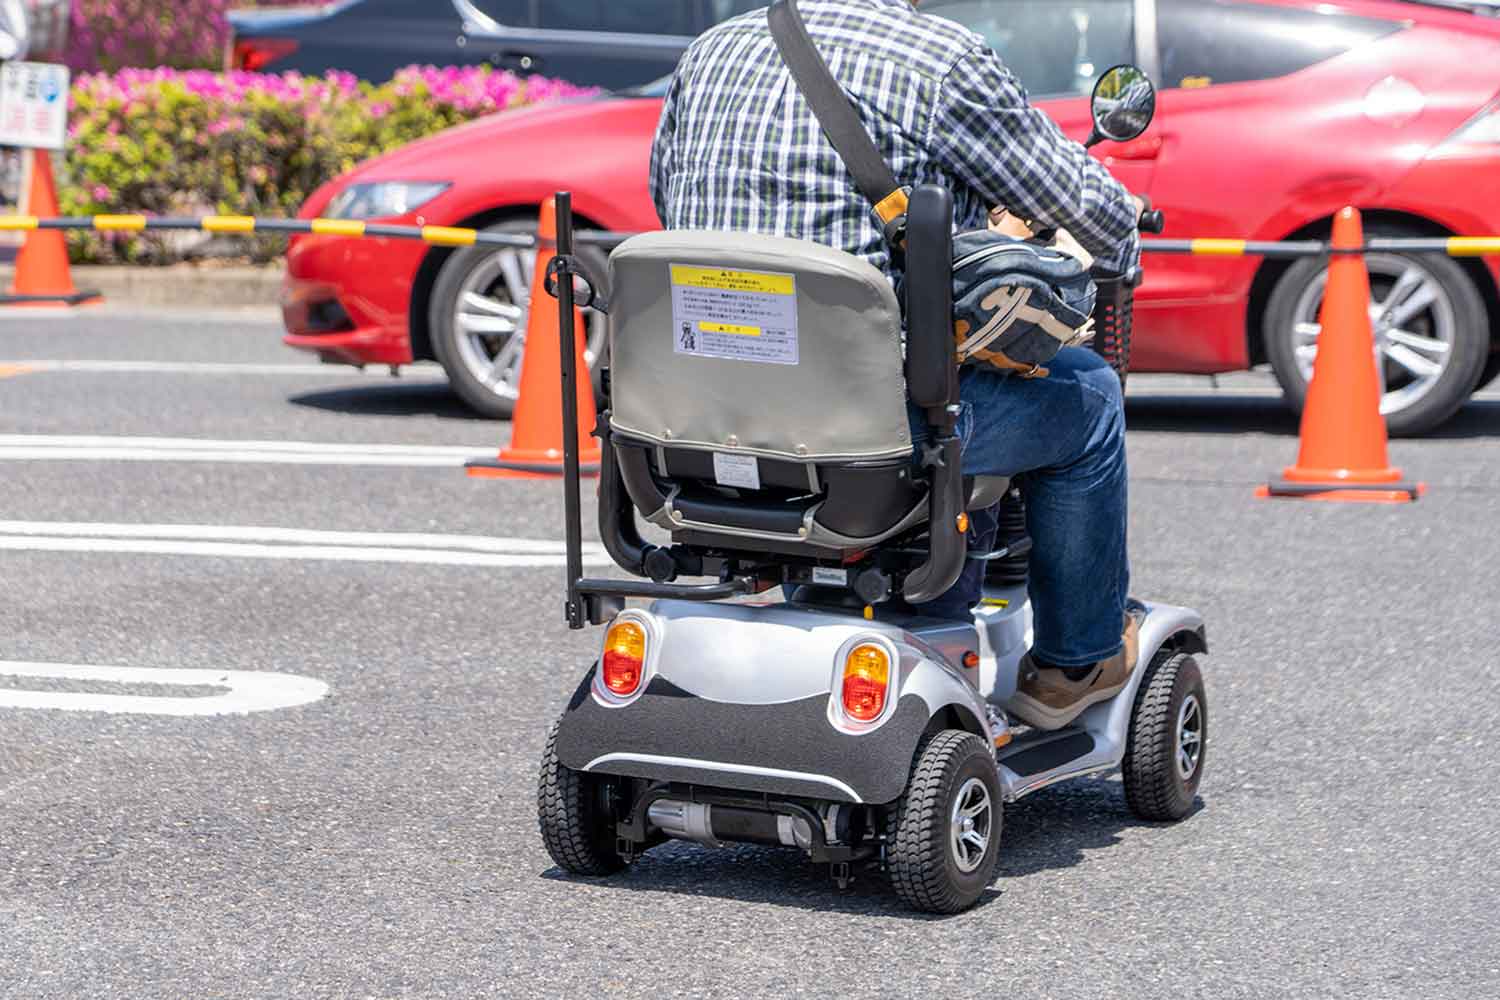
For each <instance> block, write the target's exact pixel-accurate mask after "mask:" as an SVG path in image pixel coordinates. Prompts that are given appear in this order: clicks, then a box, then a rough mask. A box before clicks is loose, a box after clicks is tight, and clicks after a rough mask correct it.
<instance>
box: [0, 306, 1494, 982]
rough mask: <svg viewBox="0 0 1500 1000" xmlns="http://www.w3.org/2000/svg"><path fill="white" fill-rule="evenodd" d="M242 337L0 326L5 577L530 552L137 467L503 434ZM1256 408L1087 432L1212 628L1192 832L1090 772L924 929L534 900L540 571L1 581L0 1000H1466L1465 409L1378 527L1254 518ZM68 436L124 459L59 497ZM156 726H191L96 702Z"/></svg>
mask: <svg viewBox="0 0 1500 1000" xmlns="http://www.w3.org/2000/svg"><path fill="white" fill-rule="evenodd" d="M278 334H279V327H278V325H277V323H276V321H275V317H274V315H273V314H270V313H267V312H265V311H254V310H251V311H237V312H236V311H224V312H216V313H189V312H185V311H175V312H160V313H155V314H148V313H143V312H130V311H121V310H115V309H113V308H110V307H105V308H104V309H99V310H92V311H88V312H80V313H76V314H71V315H69V316H66V317H57V316H37V317H34V318H33V317H28V316H19V317H18V316H12V315H9V314H7V315H5V316H3V317H0V521H4V522H5V523H4V524H0V541H3V540H4V539H6V538H18V537H22V538H24V537H26V536H24V534H22V533H21V532H22V529H21V527H18V525H21V526H22V527H25V530H26V531H31V532H33V533H34V532H36V531H43V530H46V531H51V530H53V529H50V528H46V526H47V525H53V526H54V528H55V527H56V525H57V524H59V523H61V524H65V525H68V526H69V527H66V528H56V533H57V534H65V533H72V537H81V536H83V532H84V528H82V527H80V526H87V525H110V526H113V527H111V528H110V529H109V530H110V531H111V532H113V533H114V534H116V535H119V534H121V532H122V531H123V530H125V529H128V528H129V527H130V526H141V525H158V526H160V525H176V526H182V525H191V526H196V527H195V528H194V529H193V530H195V531H199V532H201V533H202V535H203V537H205V538H209V537H218V536H217V535H215V534H214V533H215V532H219V533H220V534H222V535H223V536H225V537H228V536H229V535H230V534H231V532H229V531H228V530H226V529H243V528H249V527H254V528H261V529H266V528H278V529H300V530H307V531H316V532H351V531H358V532H362V533H368V534H371V535H372V536H380V537H386V538H389V539H393V540H397V541H399V539H400V536H402V535H407V534H410V533H426V534H438V535H444V536H452V535H457V536H463V537H465V538H471V537H473V536H484V537H489V538H501V539H509V540H558V539H560V538H561V537H562V525H561V515H560V505H559V503H558V499H559V496H558V494H559V491H560V488H559V487H558V486H557V485H556V484H552V483H545V482H503V483H502V482H493V481H476V480H470V479H467V478H466V477H465V476H464V475H463V473H462V470H461V469H460V468H459V466H458V461H457V460H454V461H452V462H449V463H448V464H442V465H436V464H435V465H430V466H420V465H401V466H389V467H383V466H371V465H358V464H338V465H334V464H288V463H285V462H282V461H268V460H264V459H265V457H266V456H265V454H264V451H265V448H267V447H269V446H266V445H262V446H256V447H257V448H260V449H261V451H260V452H255V450H254V449H250V450H251V452H252V454H251V455H250V459H256V460H253V461H252V460H248V459H246V456H244V455H239V456H238V457H237V458H236V460H234V461H191V462H190V461H178V460H171V459H170V457H167V458H162V457H157V458H149V457H141V456H140V455H138V454H136V451H149V448H147V446H145V445H142V444H141V442H140V439H142V438H170V439H197V440H212V441H223V442H243V441H252V442H256V441H258V442H272V443H280V444H281V445H286V444H287V443H298V442H311V443H315V444H322V445H327V446H330V449H332V446H339V447H349V446H361V445H373V444H386V445H399V446H407V447H410V448H414V449H433V448H443V447H456V446H462V447H463V448H467V449H471V450H473V451H474V452H476V453H482V452H486V451H493V450H495V449H496V448H498V447H499V445H500V444H501V442H502V440H503V439H504V437H505V436H506V435H507V434H508V426H507V425H505V424H500V423H490V422H486V421H482V420H476V419H474V418H472V417H470V416H469V415H468V414H467V413H466V412H465V411H464V410H463V409H462V407H461V406H460V405H459V404H458V403H457V402H456V401H455V400H454V399H453V397H452V396H451V395H449V393H448V392H447V391H446V388H445V387H444V385H443V383H442V380H441V378H440V377H438V375H437V373H435V372H434V371H432V370H431V369H428V370H425V371H413V372H410V373H408V374H407V375H405V376H404V377H403V378H402V379H400V380H399V381H393V380H391V379H390V378H388V377H386V376H384V375H383V374H377V373H370V374H367V375H351V374H348V373H346V372H344V371H342V370H338V369H327V370H319V369H317V368H313V367H311V361H310V359H308V358H307V357H305V356H302V355H297V354H295V353H293V352H290V351H288V350H286V349H285V348H283V347H281V346H280V344H279V336H278ZM25 362H31V363H32V365H33V370H31V371H23V372H19V373H17V374H12V375H8V376H6V375H3V373H4V371H5V370H6V366H8V365H19V364H24V363H25ZM41 362H75V363H76V362H111V363H113V364H114V367H111V366H110V365H103V364H100V365H81V366H80V365H77V364H75V365H73V366H72V367H68V366H61V367H59V366H52V367H48V366H46V365H43V364H40V363H41ZM120 362H131V363H141V364H145V365H147V366H148V368H149V367H150V366H152V365H156V366H159V367H160V370H157V369H156V368H150V370H142V369H141V368H139V367H136V368H135V369H128V370H127V369H124V368H121V367H120V366H119V363H120ZM184 365H186V366H188V367H182V366H184ZM223 365H238V366H248V367H245V368H242V369H225V368H221V367H218V366H223ZM173 366H176V367H173ZM193 366H200V367H193ZM201 366H210V367H206V368H205V367H201ZM266 366H286V367H285V370H284V371H276V370H268V369H267V367H266ZM1265 386H1266V380H1265V378H1264V377H1262V376H1256V375H1249V376H1242V377H1236V378H1233V379H1226V380H1223V382H1222V383H1221V384H1220V386H1219V388H1217V389H1214V388H1212V387H1211V386H1210V385H1209V384H1208V383H1207V381H1206V380H1196V379H1178V378H1156V379H1152V378H1140V379H1136V380H1135V382H1134V385H1133V386H1132V392H1131V397H1130V402H1129V406H1128V410H1129V421H1130V425H1131V441H1130V449H1131V462H1132V484H1131V488H1132V515H1131V532H1132V536H1131V550H1132V554H1133V568H1134V579H1135V590H1136V592H1137V593H1139V594H1141V595H1143V596H1149V597H1155V598H1159V599H1162V600H1167V601H1171V602H1175V603H1182V604H1189V605H1192V606H1195V607H1197V608H1198V609H1200V610H1201V611H1202V612H1203V614H1204V616H1205V618H1206V619H1207V621H1208V623H1209V637H1210V642H1211V648H1212V652H1211V655H1210V656H1208V657H1207V658H1205V660H1204V665H1205V668H1206V676H1207V682H1208V691H1209V698H1210V703H1211V723H1210V725H1211V736H1210V747H1209V751H1208V762H1207V773H1206V777H1205V780H1204V783H1203V786H1202V790H1201V803H1200V808H1199V810H1198V811H1197V812H1196V813H1195V814H1194V815H1192V816H1191V817H1190V818H1189V819H1187V820H1186V821H1184V822H1183V823H1181V824H1178V825H1175V826H1161V825H1153V824H1145V823H1141V822H1139V821H1137V820H1135V819H1134V818H1133V817H1132V816H1131V815H1130V813H1129V812H1128V811H1127V810H1126V808H1125V804H1124V798H1123V794H1122V791H1121V787H1120V783H1119V779H1118V777H1116V776H1109V777H1103V778H1097V779H1089V780H1084V781H1080V782H1075V783H1071V784H1067V785H1063V786H1058V787H1055V788H1053V789H1050V790H1047V791H1044V792H1040V793H1038V794H1036V795H1034V796H1032V797H1029V798H1027V799H1026V800H1024V801H1023V802H1021V803H1019V804H1017V805H1015V806H1014V807H1012V808H1011V809H1009V810H1008V812H1007V815H1006V828H1005V834H1004V837H1005V839H1004V844H1003V847H1002V861H1001V875H1000V877H999V878H998V879H997V880H996V882H995V884H994V886H993V888H992V890H991V892H990V893H989V894H988V896H987V897H986V899H985V900H984V902H983V903H982V904H981V905H980V906H979V907H977V908H976V909H975V910H973V911H972V912H970V913H967V914H964V915H961V916H957V917H953V918H948V919H934V918H928V917H919V916H913V915H911V914H909V913H908V912H906V911H905V910H904V909H903V908H902V907H901V905H900V904H899V903H898V902H897V900H896V899H895V897H894V896H893V895H892V894H891V893H890V891H889V890H888V888H887V887H886V886H885V884H884V883H883V881H882V879H881V878H880V877H878V876H875V875H871V876H868V877H865V878H862V879H860V880H859V881H857V882H855V884H854V885H853V886H851V887H850V888H849V889H848V890H845V891H840V890H838V889H837V888H835V887H834V886H833V885H832V884H831V883H830V882H829V881H828V879H827V877H826V874H825V873H824V872H823V871H821V870H819V869H817V868H815V867H813V866H811V865H808V864H806V863H804V862H803V861H802V860H801V858H800V856H799V855H797V854H795V853H787V852H782V851H769V850H759V849H748V848H746V849H736V850H721V851H709V850H704V849H700V848H698V847H696V846H685V845H684V846H675V845H673V846H666V847H662V848H657V849H655V850H653V851H651V852H650V853H648V854H647V855H645V856H644V857H643V858H642V859H641V860H640V861H639V862H638V863H637V864H636V865H635V866H634V867H633V868H632V869H631V870H630V871H628V872H627V873H625V874H623V875H620V876H617V877H613V878H609V879H605V880H600V881H588V880H579V879H574V878H571V877H568V876H565V875H564V874H562V873H561V872H560V871H559V870H558V869H556V868H555V867H554V866H553V865H552V864H551V862H550V860H549V859H548V857H547V855H546V853H545V852H544V850H543V849H542V846H541V843H540V840H539V838H538V835H537V832H536V821H535V777H536V764H537V760H538V758H539V755H540V751H541V746H542V740H543V737H544V734H545V732H546V728H547V726H548V724H549V723H550V721H551V720H552V719H553V718H554V717H555V716H556V714H557V713H558V712H559V710H560V709H561V707H562V705H563V703H564V701H565V699H566V697H567V696H568V694H569V693H570V692H571V690H572V688H573V687H574V685H575V684H576V683H577V680H578V678H579V676H581V674H582V672H583V670H584V669H585V668H586V665H587V663H588V661H589V660H590V659H591V657H592V654H593V647H594V644H595V643H596V642H597V639H598V636H597V635H596V634H594V633H589V632H585V633H570V632H568V630H567V629H566V628H565V627H564V626H563V624H562V614H561V608H562V597H561V592H560V586H561V583H562V570H561V567H560V566H558V565H530V566H527V565H516V566H471V565H442V564H438V563H420V562H417V563H396V562H386V561H373V562H372V561H353V560H351V559H344V558H337V559H335V558H329V559H322V558H296V559H285V558H264V557H250V556H248V555H245V554H230V555H216V554H203V553H194V554H180V553H176V552H147V551H116V550H110V551H102V550H95V549H90V548H88V547H86V546H87V544H88V543H84V545H83V546H80V547H78V548H75V549H72V550H66V551H50V550H43V549H41V548H28V547H25V545H23V544H21V543H16V546H15V547H11V548H0V942H3V947H0V997H6V998H10V997H16V998H53V997H57V998H74V997H131V998H147V997H189V996H191V997H256V998H262V997H288V998H291V997H296V998H308V997H318V998H322V997H330V998H331V997H339V998H342V997H350V998H365V997H380V998H385V997H492V996H493V997H510V996H515V997H531V996H537V997H542V996H598V995H608V996H630V997H637V996H653V995H657V996H714V997H724V996H786V995H794V996H795V995H808V996H831V995H839V996H886V995H890V996H898V995H899V996H914V995H931V996H976V997H978V996H986V997H992V996H998V995H1005V996H1015V997H1136V996H1140V997H1154V996H1163V995H1169V994H1172V995H1183V996H1188V995H1190V996H1204V997H1257V998H1259V997H1266V996H1317V997H1330V996H1359V997H1396V996H1402V997H1407V996H1421V997H1470V996H1472V997H1494V996H1496V995H1500V903H1497V891H1500V876H1497V874H1496V864H1495V859H1496V857H1497V853H1500V832H1497V831H1500V799H1497V796H1496V794H1495V792H1494V789H1493V784H1492V783H1493V782H1494V781H1495V776H1496V774H1497V772H1500V738H1497V736H1496V730H1495V721H1494V720H1495V718H1496V715H1497V709H1500V667H1497V657H1496V654H1495V651H1496V648H1497V646H1500V531H1497V521H1500V517H1497V515H1500V397H1497V396H1496V395H1495V394H1493V393H1487V394H1485V395H1484V396H1483V397H1482V398H1481V399H1479V400H1477V401H1476V402H1474V403H1471V404H1470V406H1469V407H1468V408H1466V410H1465V411H1464V412H1463V413H1462V414H1461V415H1460V417H1459V419H1458V420H1457V421H1455V422H1454V424H1452V425H1450V427H1448V428H1446V429H1445V430H1444V431H1443V432H1441V433H1440V434H1438V435H1437V436H1435V437H1433V438H1429V439H1425V440H1421V441H1398V442H1394V443H1393V444H1392V455H1393V458H1394V460H1395V461H1396V462H1397V464H1400V465H1403V466H1404V467H1405V468H1406V470H1407V472H1408V473H1409V474H1410V475H1411V476H1413V477H1414V478H1419V479H1422V480H1425V481H1426V482H1427V483H1428V484H1429V487H1430V493H1429V495H1428V496H1427V497H1426V498H1425V499H1423V500H1422V502H1421V503H1419V504H1417V505H1415V506H1411V507H1388V506H1377V505H1335V504H1320V503H1296V502H1265V501H1257V500H1255V499H1253V498H1252V496H1251V492H1252V490H1253V488H1254V486H1255V484H1257V483H1259V482H1262V481H1264V479H1265V478H1266V476H1267V475H1269V474H1270V473H1272V472H1273V471H1274V470H1277V469H1279V468H1280V467H1281V466H1283V465H1286V464H1289V463H1290V462H1291V461H1292V459H1293V458H1294V457H1295V454H1296V440H1295V432H1296V425H1295V421H1294V420H1293V419H1292V418H1291V417H1290V416H1289V415H1288V414H1287V413H1286V412H1285V411H1284V410H1283V409H1282V408H1281V406H1280V403H1279V402H1278V401H1277V399H1276V398H1275V396H1274V395H1273V394H1269V393H1267V392H1265V391H1264V389H1265ZM23 438H24V441H22V442H21V444H24V446H25V447H21V445H20V444H17V442H18V441H21V439H23ZM79 438H89V439H91V440H92V439H96V438H111V439H122V440H120V441H117V442H105V443H104V444H103V445H100V446H101V447H106V446H107V447H108V448H114V449H115V452H113V453H112V455H113V457H104V458H97V459H76V458H66V457H58V455H57V451H58V450H65V448H66V447H73V446H76V444H77V439H79ZM127 439H128V440H127ZM67 440H72V441H73V442H74V444H72V445H69V444H66V441H67ZM222 447H223V448H225V449H226V450H225V454H231V453H232V445H225V446H222ZM8 448H10V449H16V448H19V449H20V450H21V451H26V452H28V454H27V455H25V456H23V457H5V456H6V455H7V454H14V452H10V451H7V449H8ZM132 449H135V450H136V451H132ZM334 450H336V449H334ZM330 453H332V452H331V451H330ZM340 454H342V453H340ZM422 454H424V455H425V454H438V453H436V452H431V453H429V452H422ZM443 454H446V453H443ZM127 455H135V457H130V458H128V460H127ZM257 455H259V458H257ZM445 461H446V460H445ZM586 501H591V498H586ZM38 525H41V526H43V527H42V528H38V527H37V526H38ZM26 526H29V527H26ZM122 526H124V528H122ZM153 530H156V531H159V529H153ZM393 533H395V534H393ZM362 544H364V543H362ZM369 544H371V545H375V544H378V542H373V541H372V542H370V543H369ZM433 544H437V543H433ZM443 544H450V545H456V544H458V543H443ZM7 662H12V663H13V662H40V663H52V664H88V665H101V666H120V667H146V668H157V669H162V670H171V669H215V670H219V669H223V670H238V671H277V672H282V673H289V674H296V675H300V676H304V677H309V678H314V679H316V680H319V681H322V682H324V683H326V684H327V685H328V687H329V693H328V695H327V697H325V698H323V699H321V700H318V701H315V702H312V703H309V704H303V705H300V706H297V707H291V708H283V709H278V710H272V711H265V712H258V713H254V714H250V715H244V716H232V717H186V718H176V717H166V716H161V715H148V714H107V713H102V712H95V711H61V710H55V709H31V708H17V707H10V706H8V705H7V704H6V701H5V697H6V694H7V692H10V691H14V690H16V689H18V688H27V689H31V690H49V691H53V692H73V693H74V694H75V696H77V697H88V695H89V693H90V692H92V693H94V694H98V695H108V694H112V693H119V692H120V691H123V690H127V689H126V688H125V687H124V686H122V685H115V684H111V683H110V682H107V681H105V682H99V681H93V682H77V681H72V680H55V681H38V680H31V681H25V680H22V679H19V678H15V677H6V676H5V673H4V670H5V663H7ZM162 676H163V677H164V678H168V679H170V677H171V675H169V674H165V673H164V674H163V675H162ZM162 692H167V693H173V694H183V693H187V694H194V693H202V692H201V689H199V688H191V689H172V688H170V687H168V686H167V684H163V685H161V686H156V687H151V688H147V689H144V691H143V690H142V689H139V688H137V689H134V693H150V694H156V693H162Z"/></svg>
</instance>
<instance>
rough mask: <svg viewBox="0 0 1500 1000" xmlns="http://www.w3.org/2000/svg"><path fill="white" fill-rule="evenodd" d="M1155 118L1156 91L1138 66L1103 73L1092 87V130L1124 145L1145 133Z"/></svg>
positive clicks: (1113, 69)
mask: <svg viewBox="0 0 1500 1000" xmlns="http://www.w3.org/2000/svg"><path fill="white" fill-rule="evenodd" d="M1155 115H1156V88H1155V87H1153V86H1152V85H1151V81H1150V80H1149V79H1148V78H1147V77H1146V74H1145V73H1144V72H1143V71H1142V70H1141V68H1140V67H1139V66H1131V65H1129V64H1126V65H1123V66H1115V67H1113V68H1112V69H1109V70H1106V71H1105V73H1104V75H1103V76H1101V77H1100V78H1099V82H1098V83H1096V84H1094V131H1095V132H1097V133H1098V134H1099V135H1101V136H1103V137H1104V138H1106V139H1112V140H1114V141H1115V142H1126V141H1128V140H1130V139H1134V138H1135V137H1136V136H1138V135H1140V134H1141V133H1142V132H1145V131H1146V129H1147V127H1149V126H1150V124H1151V119H1152V118H1153V117H1154V116H1155Z"/></svg>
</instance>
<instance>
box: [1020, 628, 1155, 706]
mask: <svg viewBox="0 0 1500 1000" xmlns="http://www.w3.org/2000/svg"><path fill="white" fill-rule="evenodd" d="M1140 631H1141V626H1140V622H1139V621H1138V620H1137V619H1136V617H1135V616H1134V615H1131V614H1127V615H1126V616H1125V632H1124V634H1123V636H1122V638H1123V640H1124V642H1125V648H1124V649H1122V650H1120V652H1119V653H1117V654H1115V655H1114V656H1111V657H1110V658H1109V659H1107V660H1100V661H1099V662H1098V663H1096V664H1094V665H1093V667H1091V668H1089V672H1088V674H1087V675H1085V676H1084V677H1083V678H1081V679H1080V680H1076V681H1075V680H1069V679H1068V675H1067V674H1065V673H1063V671H1062V670H1061V669H1060V668H1057V667H1045V668H1041V669H1038V668H1037V667H1036V665H1035V664H1034V663H1033V662H1032V659H1031V654H1030V653H1027V654H1026V655H1025V656H1023V657H1022V658H1021V675H1020V678H1019V679H1018V680H1017V682H1016V693H1015V694H1014V695H1012V696H1011V699H1010V701H1009V702H1008V703H1007V704H1006V706H1005V707H1006V708H1008V709H1010V711H1011V713H1012V714H1014V715H1016V716H1017V717H1019V718H1020V719H1021V721H1023V722H1025V723H1026V724H1027V725H1030V726H1035V727H1036V728H1038V729H1061V728H1062V727H1063V726H1066V725H1067V724H1068V723H1070V722H1072V721H1073V720H1074V719H1076V718H1078V716H1079V715H1080V714H1082V713H1083V710H1084V709H1086V708H1088V707H1089V706H1090V705H1096V704H1098V703H1099V702H1101V701H1104V700H1106V699H1108V698H1113V697H1114V696H1115V695H1116V694H1118V693H1119V692H1120V689H1121V688H1123V687H1124V686H1125V681H1126V680H1128V679H1129V678H1130V672H1131V671H1132V670H1134V669H1135V662H1136V660H1137V658H1138V657H1139V655H1140Z"/></svg>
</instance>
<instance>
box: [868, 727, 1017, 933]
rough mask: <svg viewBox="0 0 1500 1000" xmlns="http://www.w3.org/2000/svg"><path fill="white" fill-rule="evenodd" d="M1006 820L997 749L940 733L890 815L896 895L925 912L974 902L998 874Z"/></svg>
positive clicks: (920, 756) (889, 855) (952, 732)
mask: <svg viewBox="0 0 1500 1000" xmlns="http://www.w3.org/2000/svg"><path fill="white" fill-rule="evenodd" d="M1001 826H1002V816H1001V800H1000V776H999V774H998V772H997V771H996V769H995V755H994V752H993V751H992V750H991V749H990V748H989V747H988V746H986V745H985V742H984V740H982V739H980V738H979V737H978V736H975V735H974V734H973V733H968V732H964V731H962V730H957V729H945V730H943V731H942V732H940V733H938V734H937V735H936V736H934V737H932V738H931V739H930V740H928V741H927V742H926V743H925V744H924V745H923V746H922V747H921V749H919V750H918V751H917V759H916V762H915V763H914V764H913V765H912V770H911V780H910V781H909V782H908V783H907V786H906V794H905V795H903V796H901V798H900V799H899V800H897V802H896V805H895V807H894V808H893V809H892V810H891V813H890V816H889V818H888V820H887V824H886V865H887V867H888V869H889V871H890V878H891V886H892V888H894V889H895V890H896V895H898V896H900V897H901V899H902V900H903V901H904V902H905V903H906V904H907V905H908V906H911V907H912V908H913V909H917V910H923V911H925V912H928V913H958V912H960V911H961V910H966V909H968V908H969V907H971V906H973V905H974V903H975V902H977V901H978V900H979V897H980V896H981V895H982V894H983V893H984V890H985V889H987V888H988V887H989V884H990V882H991V881H992V880H993V879H994V877H995V865H996V863H997V862H998V860H999V857H1000V830H1001Z"/></svg>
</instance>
